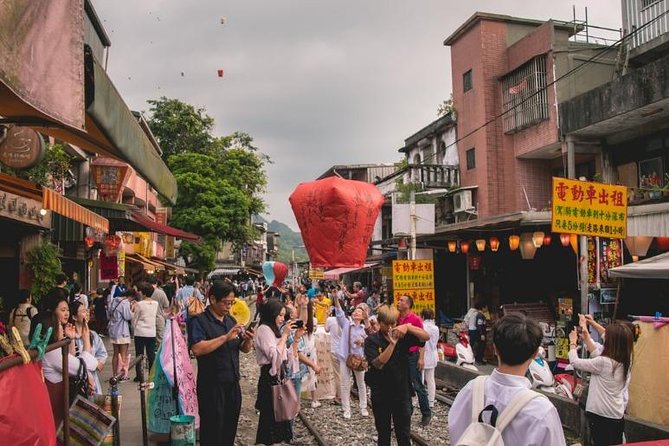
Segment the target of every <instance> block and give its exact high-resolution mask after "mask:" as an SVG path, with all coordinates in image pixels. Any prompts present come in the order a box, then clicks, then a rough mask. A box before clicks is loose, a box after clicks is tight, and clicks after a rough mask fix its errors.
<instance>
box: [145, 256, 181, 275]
mask: <svg viewBox="0 0 669 446" xmlns="http://www.w3.org/2000/svg"><path fill="white" fill-rule="evenodd" d="M151 261H152V262H154V263H160V264H161V265H164V266H165V268H166V269H167V270H169V271H172V272H174V273H175V274H177V275H183V274H185V273H186V271H185V270H184V267H183V266H179V265H174V264H172V263H170V262H166V261H164V260H160V259H156V258H154V257H151Z"/></svg>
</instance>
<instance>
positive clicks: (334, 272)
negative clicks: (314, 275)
mask: <svg viewBox="0 0 669 446" xmlns="http://www.w3.org/2000/svg"><path fill="white" fill-rule="evenodd" d="M377 265H378V263H365V265H364V266H362V267H358V268H335V269H331V270H330V271H325V273H324V274H323V279H325V280H339V276H341V275H344V274H349V273H353V272H356V271H362V270H365V269H369V268H372V267H374V266H377Z"/></svg>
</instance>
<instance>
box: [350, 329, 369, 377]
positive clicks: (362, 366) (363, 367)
mask: <svg viewBox="0 0 669 446" xmlns="http://www.w3.org/2000/svg"><path fill="white" fill-rule="evenodd" d="M367 366H368V364H367V359H366V358H363V357H362V356H360V355H354V354H353V353H351V327H348V356H347V357H346V367H348V368H349V369H351V370H353V371H354V372H365V371H367Z"/></svg>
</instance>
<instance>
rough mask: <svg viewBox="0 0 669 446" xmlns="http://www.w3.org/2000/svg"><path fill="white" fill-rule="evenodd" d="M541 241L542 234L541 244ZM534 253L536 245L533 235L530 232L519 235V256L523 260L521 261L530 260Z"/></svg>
mask: <svg viewBox="0 0 669 446" xmlns="http://www.w3.org/2000/svg"><path fill="white" fill-rule="evenodd" d="M535 234H536V233H535ZM543 240H544V236H543V234H542V235H541V241H542V243H543ZM536 252H537V245H536V243H535V242H534V235H533V234H532V233H531V232H524V233H522V234H520V256H521V257H522V258H523V260H532V259H533V258H534V254H536Z"/></svg>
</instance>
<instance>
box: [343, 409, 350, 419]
mask: <svg viewBox="0 0 669 446" xmlns="http://www.w3.org/2000/svg"><path fill="white" fill-rule="evenodd" d="M344 419H345V420H350V419H351V411H350V410H345V411H344Z"/></svg>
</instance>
